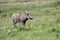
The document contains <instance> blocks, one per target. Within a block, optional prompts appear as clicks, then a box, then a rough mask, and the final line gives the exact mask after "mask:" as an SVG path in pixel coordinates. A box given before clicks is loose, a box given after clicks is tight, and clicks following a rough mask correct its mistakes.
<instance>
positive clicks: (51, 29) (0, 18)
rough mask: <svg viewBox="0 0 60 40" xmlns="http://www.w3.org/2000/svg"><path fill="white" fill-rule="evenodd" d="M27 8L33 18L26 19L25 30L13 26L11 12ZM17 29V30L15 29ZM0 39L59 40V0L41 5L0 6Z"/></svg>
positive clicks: (18, 11)
mask: <svg viewBox="0 0 60 40" xmlns="http://www.w3.org/2000/svg"><path fill="white" fill-rule="evenodd" d="M25 10H28V11H29V12H31V14H30V15H32V16H33V17H34V19H33V20H28V21H27V24H26V28H27V29H26V30H23V31H20V30H19V28H20V27H21V26H22V25H21V23H20V24H17V29H16V28H15V27H14V26H13V24H12V20H11V15H12V13H16V12H17V13H23V11H25ZM16 30H17V31H16ZM0 40H60V1H56V2H53V3H48V4H42V5H40V4H39V5H32V4H31V5H11V6H0Z"/></svg>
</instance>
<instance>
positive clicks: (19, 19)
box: [12, 12, 33, 26]
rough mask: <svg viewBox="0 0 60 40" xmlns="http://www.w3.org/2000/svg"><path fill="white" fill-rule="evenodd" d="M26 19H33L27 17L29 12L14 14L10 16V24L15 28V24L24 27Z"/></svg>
mask: <svg viewBox="0 0 60 40" xmlns="http://www.w3.org/2000/svg"><path fill="white" fill-rule="evenodd" d="M28 19H33V17H31V16H30V15H29V12H24V13H23V14H18V13H16V14H13V15H12V22H13V24H14V26H16V24H17V23H22V24H23V25H25V24H26V21H27V20H28Z"/></svg>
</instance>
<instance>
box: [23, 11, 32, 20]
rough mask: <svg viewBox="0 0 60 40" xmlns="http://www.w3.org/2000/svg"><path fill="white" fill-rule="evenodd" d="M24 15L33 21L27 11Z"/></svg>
mask: <svg viewBox="0 0 60 40" xmlns="http://www.w3.org/2000/svg"><path fill="white" fill-rule="evenodd" d="M24 13H25V16H26V18H27V19H31V20H32V19H33V17H32V16H31V15H30V12H27V11H25V12H24Z"/></svg>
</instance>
